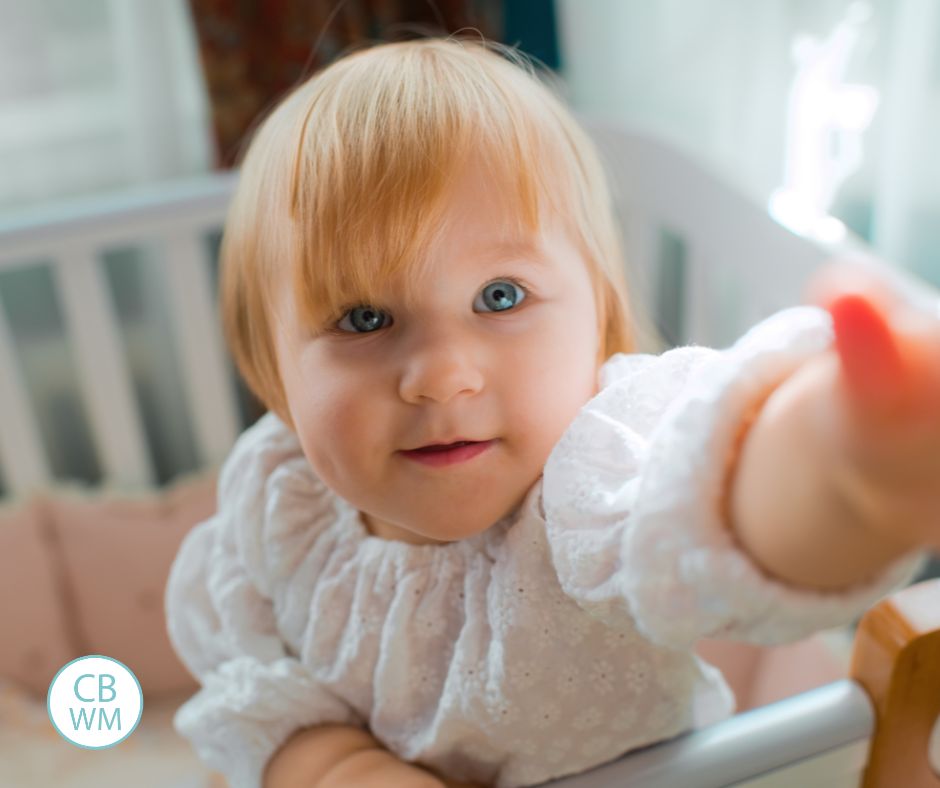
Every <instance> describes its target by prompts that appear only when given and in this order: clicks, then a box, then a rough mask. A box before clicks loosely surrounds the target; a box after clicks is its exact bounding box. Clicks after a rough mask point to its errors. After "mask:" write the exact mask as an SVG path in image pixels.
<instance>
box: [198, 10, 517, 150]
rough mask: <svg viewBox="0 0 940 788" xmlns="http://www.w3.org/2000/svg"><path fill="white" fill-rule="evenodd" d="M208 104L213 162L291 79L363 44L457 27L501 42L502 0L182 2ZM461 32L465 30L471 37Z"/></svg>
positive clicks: (236, 146) (234, 146)
mask: <svg viewBox="0 0 940 788" xmlns="http://www.w3.org/2000/svg"><path fill="white" fill-rule="evenodd" d="M189 4H190V8H191V10H192V14H193V20H194V23H195V28H196V35H197V37H198V43H199V50H200V55H201V59H202V66H203V69H204V71H205V76H206V83H207V86H208V93H209V97H210V100H211V103H212V125H213V131H214V135H215V141H216V150H217V154H216V165H217V166H218V167H221V168H227V167H231V166H232V165H233V163H234V162H235V160H236V158H237V156H238V154H239V150H240V148H241V146H242V144H243V142H244V141H245V139H246V136H247V132H248V131H249V130H250V129H251V126H252V123H253V122H254V121H255V120H256V118H257V117H258V116H259V115H260V114H261V113H262V112H263V111H264V110H266V109H267V108H269V107H270V106H271V105H272V104H273V103H274V102H276V100H277V99H278V98H279V97H280V96H281V95H282V94H283V93H284V92H286V91H287V90H288V89H290V88H291V87H292V86H293V85H295V84H296V83H297V82H298V81H300V80H301V79H302V78H304V77H305V76H307V75H309V74H311V73H313V72H314V71H316V70H317V69H319V68H320V67H321V66H324V65H326V64H327V63H329V62H331V61H332V60H333V59H335V58H336V57H337V56H339V55H341V54H342V53H343V52H344V50H346V49H347V48H348V47H349V46H350V45H351V44H355V43H357V42H361V41H363V40H370V41H380V40H381V41H400V40H404V39H410V38H417V37H423V36H427V35H447V34H449V33H453V32H455V31H457V30H462V29H464V28H472V29H473V30H476V31H479V32H480V33H482V34H483V35H484V36H486V37H487V38H489V39H493V40H497V41H500V40H502V29H503V2H502V0H345V2H343V0H189ZM473 30H468V31H467V32H468V33H471V32H473Z"/></svg>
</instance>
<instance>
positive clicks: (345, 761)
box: [263, 725, 473, 788]
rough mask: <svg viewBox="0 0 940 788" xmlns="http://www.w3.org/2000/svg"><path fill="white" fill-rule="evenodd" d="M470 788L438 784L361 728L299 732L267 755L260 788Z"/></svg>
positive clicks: (468, 787) (325, 727) (331, 727)
mask: <svg viewBox="0 0 940 788" xmlns="http://www.w3.org/2000/svg"><path fill="white" fill-rule="evenodd" d="M350 785H355V786H358V787H359V788H399V787H400V788H444V786H446V787H447V788H473V786H471V785H470V784H469V783H457V782H450V781H447V780H441V779H439V778H438V777H436V776H434V775H433V774H431V772H428V771H425V770H424V769H421V768H419V767H417V766H413V765H411V764H409V763H405V762H404V761H401V760H399V759H398V758H396V757H395V756H394V755H393V754H392V753H391V752H389V751H388V750H386V749H385V748H383V747H382V745H381V744H379V742H378V741H377V740H376V739H375V738H374V737H373V736H371V735H370V734H369V732H368V731H364V730H362V729H361V728H356V727H354V726H351V725H321V726H317V727H314V728H305V729H303V730H301V731H298V732H297V733H295V734H294V735H293V736H291V738H290V739H288V740H287V742H285V743H284V745H283V746H282V747H281V748H280V749H279V750H278V751H277V752H276V753H275V754H274V755H273V756H272V758H271V760H270V761H268V765H267V767H266V769H265V772H264V782H263V788H346V786H350Z"/></svg>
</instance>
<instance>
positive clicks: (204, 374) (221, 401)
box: [164, 230, 239, 464]
mask: <svg viewBox="0 0 940 788" xmlns="http://www.w3.org/2000/svg"><path fill="white" fill-rule="evenodd" d="M164 253H165V259H164V265H165V270H166V273H167V286H168V292H169V298H170V308H171V310H172V315H173V325H174V326H175V327H176V336H175V339H176V348H177V353H178V357H179V358H180V359H181V361H182V366H183V376H184V385H185V387H186V393H187V402H188V403H189V406H190V408H191V415H192V421H193V425H194V429H195V431H196V440H197V447H198V450H199V453H200V460H201V461H202V462H203V463H205V464H214V463H217V462H221V461H222V460H223V459H224V457H225V456H226V455H227V454H228V451H229V450H230V449H231V447H232V444H234V442H235V438H236V437H237V436H238V432H239V420H238V414H237V407H236V402H235V392H234V390H233V388H232V384H231V382H230V379H229V375H228V370H227V368H226V366H225V359H226V353H225V348H224V343H223V342H222V337H221V334H220V331H219V327H218V322H217V320H216V309H215V302H214V299H213V296H212V286H211V282H210V278H209V271H208V265H207V263H208V260H207V258H206V253H205V251H204V247H203V246H202V245H201V244H200V238H199V236H198V235H197V234H196V231H195V230H192V231H189V232H185V231H184V232H182V233H177V234H175V235H173V236H172V237H170V238H168V239H167V241H166V243H165V245H164Z"/></svg>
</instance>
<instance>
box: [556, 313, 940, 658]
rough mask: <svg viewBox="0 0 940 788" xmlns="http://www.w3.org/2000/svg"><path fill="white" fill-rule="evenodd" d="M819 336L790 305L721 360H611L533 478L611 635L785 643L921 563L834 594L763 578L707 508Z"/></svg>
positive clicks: (701, 355)
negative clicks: (627, 632)
mask: <svg viewBox="0 0 940 788" xmlns="http://www.w3.org/2000/svg"><path fill="white" fill-rule="evenodd" d="M832 339H833V329H832V321H831V316H830V315H829V313H828V312H827V311H825V310H824V309H821V308H819V307H815V306H800V307H793V308H790V309H786V310H783V311H781V312H778V313H776V314H774V315H772V316H771V317H769V318H767V319H766V320H764V321H762V322H761V323H759V324H757V325H756V326H754V327H753V328H752V329H751V330H750V331H748V332H747V333H746V334H745V335H744V336H743V337H741V338H740V339H739V340H738V341H737V342H736V343H735V344H734V345H733V346H731V347H730V348H728V349H725V350H713V349H710V348H705V347H699V346H687V347H680V348H675V349H673V350H669V351H666V352H665V353H663V354H661V355H658V356H653V355H647V354H630V355H626V354H618V355H616V356H614V357H612V358H611V359H610V360H609V361H608V362H607V363H606V364H605V366H604V367H603V368H602V370H601V391H600V392H599V393H598V394H597V395H596V396H595V397H594V398H593V399H592V400H591V401H590V402H588V403H587V404H586V405H585V407H584V408H582V410H581V411H580V412H579V414H578V415H577V417H576V418H575V419H574V420H573V422H572V423H571V425H570V426H569V428H568V429H567V430H566V432H565V433H564V435H563V436H562V438H561V439H560V441H559V442H558V444H556V446H555V448H554V449H553V451H552V454H551V455H550V456H549V459H548V461H547V462H546V465H545V468H544V474H543V487H542V495H543V500H542V503H543V509H544V514H545V518H546V531H547V535H548V539H549V544H550V546H551V552H552V559H553V562H554V564H555V568H556V571H557V573H558V577H559V580H560V583H561V585H562V587H563V588H564V590H565V591H566V593H568V595H569V596H571V597H573V598H574V599H575V600H576V601H577V602H578V603H579V604H580V605H581V606H582V607H583V608H584V609H585V610H587V611H588V612H589V613H591V614H592V615H595V616H597V617H599V618H601V619H602V620H605V621H607V622H608V623H609V624H610V625H612V626H615V627H636V628H637V629H638V630H639V631H640V632H641V633H642V634H644V635H645V636H646V637H648V638H650V639H651V640H653V641H655V642H657V643H659V644H661V645H665V646H668V647H674V648H682V649H687V648H691V647H692V645H693V644H694V642H695V641H696V640H697V639H699V638H705V637H720V638H725V639H730V640H746V641H751V642H754V643H759V644H763V645H772V644H778V643H784V642H789V641H793V640H798V639H800V638H802V637H806V636H808V635H809V634H811V633H812V632H815V631H817V630H820V629H825V628H829V627H833V626H838V625H841V624H845V623H848V622H849V621H851V620H852V619H853V618H855V617H856V616H858V615H860V614H861V613H862V612H863V611H864V610H866V609H867V608H869V607H871V606H872V605H873V604H874V603H875V602H877V601H878V600H879V599H880V598H881V597H883V596H884V595H886V594H888V593H889V592H891V591H892V590H894V589H895V588H898V587H901V586H903V585H905V584H907V583H909V582H910V581H911V580H912V579H913V578H914V576H915V575H916V574H917V572H919V571H920V569H921V568H922V566H923V564H924V561H925V558H926V556H925V555H924V554H922V553H917V554H912V555H909V556H905V557H903V558H901V559H899V560H898V561H896V562H895V563H894V564H892V565H890V566H889V567H887V568H886V569H885V570H883V571H882V572H881V574H880V575H879V576H878V577H875V578H873V579H872V580H871V581H869V582H867V583H865V584H862V585H859V586H856V587H853V588H849V589H846V590H843V591H839V592H832V593H829V592H819V591H815V590H812V589H804V588H798V587H795V586H790V585H788V584H785V583H782V582H779V581H776V580H774V579H772V578H770V577H768V576H767V575H765V574H764V573H762V571H761V570H760V569H759V568H758V567H757V565H756V564H755V563H754V562H753V561H752V560H751V559H750V558H749V556H748V555H747V554H746V553H744V552H743V551H742V550H741V549H739V548H738V546H737V545H736V543H735V541H734V539H733V535H732V534H731V532H730V530H729V529H728V527H727V526H726V524H725V523H724V521H723V518H722V516H721V514H720V511H719V506H720V501H721V496H722V491H723V483H724V474H725V470H726V463H727V460H728V457H729V456H730V454H731V452H732V451H733V447H734V441H735V437H736V435H737V433H738V430H739V428H740V426H741V424H742V423H743V419H744V418H745V414H746V413H747V412H748V411H749V410H750V409H751V408H752V407H753V406H754V405H755V404H756V403H758V402H760V401H761V400H762V399H763V397H764V396H765V395H766V393H768V392H769V391H770V390H772V389H773V388H775V387H776V386H777V385H779V384H780V383H781V382H782V381H783V380H784V379H785V378H786V377H787V376H788V375H790V374H791V373H792V372H794V371H795V370H796V369H797V367H799V366H800V365H801V364H802V363H803V362H804V361H806V360H807V359H809V358H810V357H811V356H812V355H814V354H817V353H820V352H822V351H824V350H825V349H827V348H828V347H829V345H830V344H831V342H832Z"/></svg>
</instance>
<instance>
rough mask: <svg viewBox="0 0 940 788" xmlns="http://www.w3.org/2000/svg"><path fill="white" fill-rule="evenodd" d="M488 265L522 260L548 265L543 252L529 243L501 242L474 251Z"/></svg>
mask: <svg viewBox="0 0 940 788" xmlns="http://www.w3.org/2000/svg"><path fill="white" fill-rule="evenodd" d="M475 251H476V252H477V254H478V255H479V256H480V257H481V258H482V259H484V260H485V261H486V262H488V263H500V262H504V261H506V260H511V259H516V258H523V261H524V262H532V263H535V264H538V265H540V266H546V265H548V260H547V258H546V255H545V253H544V251H543V250H542V249H541V248H539V247H538V246H537V245H536V244H534V243H532V242H531V241H503V242H496V243H493V244H488V245H486V246H483V247H479V248H478V249H477V250H475Z"/></svg>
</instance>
